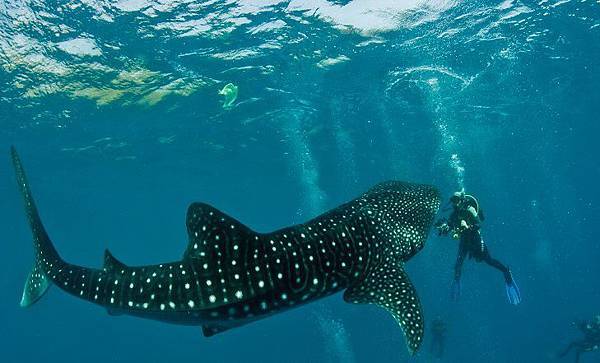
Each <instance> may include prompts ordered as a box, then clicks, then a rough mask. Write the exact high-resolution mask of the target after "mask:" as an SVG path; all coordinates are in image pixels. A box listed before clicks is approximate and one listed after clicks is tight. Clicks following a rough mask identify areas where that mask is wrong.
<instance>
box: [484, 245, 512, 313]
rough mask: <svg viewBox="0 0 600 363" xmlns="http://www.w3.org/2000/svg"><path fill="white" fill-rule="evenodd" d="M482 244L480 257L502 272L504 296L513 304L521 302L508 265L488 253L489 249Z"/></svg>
mask: <svg viewBox="0 0 600 363" xmlns="http://www.w3.org/2000/svg"><path fill="white" fill-rule="evenodd" d="M482 243H483V242H482ZM482 246H483V251H482V255H481V259H482V260H483V261H484V262H485V263H487V264H488V265H490V266H492V267H494V268H496V269H498V270H499V271H501V272H502V274H503V275H504V280H505V282H506V296H507V298H508V302H509V303H511V304H513V305H518V304H519V303H520V302H521V291H519V287H518V286H517V283H516V282H515V280H514V279H513V277H512V273H511V272H510V269H509V268H508V267H506V266H505V265H504V264H503V263H502V262H500V261H498V260H496V259H495V258H493V257H492V256H491V255H490V251H488V249H487V247H486V246H485V245H483V244H482Z"/></svg>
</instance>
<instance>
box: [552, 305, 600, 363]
mask: <svg viewBox="0 0 600 363" xmlns="http://www.w3.org/2000/svg"><path fill="white" fill-rule="evenodd" d="M573 325H575V326H577V328H579V330H580V331H581V332H582V333H583V338H582V339H580V340H576V341H574V342H571V343H570V344H569V345H567V347H566V348H565V349H564V350H563V351H562V352H561V353H559V354H558V356H559V357H560V358H563V357H565V356H566V355H567V354H569V352H570V351H571V350H573V349H574V350H575V362H576V363H578V362H579V359H580V357H581V353H587V352H594V351H597V350H598V348H599V347H600V315H596V317H595V318H594V320H591V321H588V322H586V321H579V322H574V323H573Z"/></svg>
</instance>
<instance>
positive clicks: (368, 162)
mask: <svg viewBox="0 0 600 363" xmlns="http://www.w3.org/2000/svg"><path fill="white" fill-rule="evenodd" d="M229 84H231V85H229ZM227 85H229V86H228V87H227ZM599 134H600V2H599V1H597V0H577V1H575V0H537V1H519V0H503V1H482V0H477V1H451V0H432V1H421V0H400V1H398V0H396V1H394V0H382V1H374V0H353V1H342V0H339V1H335V0H330V1H327V0H289V1H280V0H209V1H201V0H117V1H112V0H71V1H66V0H65V1H55V0H54V1H42V0H3V1H0V155H4V157H0V195H1V200H2V204H1V205H2V208H0V221H1V222H0V226H2V228H1V230H2V238H1V240H2V246H3V252H2V254H1V255H2V261H1V263H0V289H1V290H0V314H1V316H2V324H1V326H0V333H1V334H0V335H1V336H2V338H1V339H0V347H1V348H2V349H0V351H1V353H0V354H1V355H0V360H1V361H2V362H41V361H44V362H61V363H67V362H86V363H96V362H144V363H151V362H157V363H160V362H171V363H177V362H349V363H358V362H465V363H467V362H484V361H485V362H490V363H497V362H517V363H518V362H552V361H557V362H559V361H566V362H571V361H572V358H573V357H572V356H570V357H568V358H565V359H564V360H559V359H558V358H557V357H556V353H557V352H558V351H559V350H560V349H561V348H562V347H563V346H565V345H566V344H568V343H569V342H570V341H572V340H573V339H576V338H578V337H579V335H578V334H579V332H578V331H577V329H576V328H574V327H573V326H572V325H571V322H572V321H573V320H576V319H588V318H590V317H592V316H593V315H594V314H599V313H600V289H599V286H600V264H599V263H598V261H600V244H599V243H598V238H597V231H596V228H598V226H599V223H600V188H599V187H598V182H599V180H600V163H599V161H598V156H599V155H600V145H599V142H598V135H599ZM11 145H14V146H15V147H16V148H17V150H19V153H20V155H21V158H22V160H23V163H24V165H25V168H26V170H27V172H28V177H29V182H30V184H31V188H32V190H33V194H34V196H35V198H36V201H37V205H38V208H39V211H40V214H41V217H42V220H43V221H44V224H45V227H46V229H47V231H48V233H49V235H50V237H51V239H52V240H53V242H54V244H55V246H56V248H57V250H58V251H59V252H60V254H61V256H62V257H64V258H65V260H67V261H69V262H72V263H76V264H79V265H84V266H90V267H96V268H100V267H101V266H102V264H103V254H104V250H105V249H106V248H108V249H110V251H111V252H112V253H113V254H114V255H115V256H116V257H117V258H118V259H119V260H120V261H123V262H124V263H126V264H128V265H145V264H156V263H161V262H165V261H175V260H178V259H180V258H181V256H182V255H183V252H184V250H185V248H186V245H187V240H188V237H187V232H186V228H185V213H186V209H187V207H188V205H189V204H190V203H192V202H198V201H200V202H205V203H209V204H211V205H213V206H215V207H216V208H218V209H220V210H222V211H224V212H226V213H228V214H229V215H231V216H233V217H235V218H236V219H238V220H240V221H241V222H243V223H245V224H246V225H248V226H250V227H251V228H253V229H254V230H257V231H261V232H267V231H272V230H275V229H278V228H282V227H284V226H288V225H291V224H295V223H301V222H304V221H306V220H308V219H310V218H312V217H315V216H317V215H319V214H321V213H323V212H325V211H327V210H329V209H331V208H334V207H336V206H338V205H339V204H341V203H343V202H346V201H349V200H351V199H353V198H355V197H357V196H358V195H360V194H361V193H363V192H364V191H366V190H367V189H369V188H370V187H371V186H373V185H374V184H376V183H379V182H381V181H385V180H390V179H395V180H402V181H410V182H418V183H427V184H433V185H435V186H437V187H438V189H439V190H440V191H441V193H442V195H443V197H444V204H443V205H445V201H446V199H447V198H448V197H449V196H450V195H451V194H452V193H453V192H455V191H457V190H461V189H463V188H464V189H465V190H466V191H467V192H468V193H472V194H474V195H476V196H477V197H478V198H479V201H480V203H481V205H482V208H483V209H485V214H486V219H485V223H484V224H483V227H482V228H483V230H482V232H483V237H484V239H485V242H486V244H487V246H488V247H489V249H490V251H491V252H492V254H493V255H494V257H496V258H498V259H500V260H502V261H503V262H506V263H507V264H508V265H509V266H510V268H511V270H512V273H513V275H514V277H515V279H516V281H518V283H519V287H520V289H521V293H522V297H523V302H522V303H521V304H520V305H517V306H513V305H510V304H509V303H508V302H507V301H506V296H505V291H504V287H503V282H504V281H503V279H502V277H501V275H500V274H499V273H498V272H496V271H494V270H492V269H490V268H489V267H487V266H485V265H484V264H477V263H474V262H473V261H467V262H466V263H465V266H464V271H463V278H462V289H463V294H462V296H461V298H460V300H459V301H451V299H450V285H451V281H452V278H453V267H454V262H455V259H456V254H457V243H456V241H454V240H452V239H449V238H444V239H442V238H440V237H438V236H437V234H435V233H433V232H432V233H431V234H430V237H429V239H428V240H427V243H426V245H425V248H424V249H423V250H422V251H421V252H420V253H419V254H418V255H417V256H415V257H414V258H413V259H411V260H410V261H409V262H407V265H406V268H407V271H408V273H409V274H410V276H411V278H412V281H413V283H414V285H415V287H416V289H417V291H418V293H419V297H420V300H421V303H422V305H423V314H424V316H425V322H426V326H427V328H428V329H427V330H426V332H425V337H424V340H425V341H424V344H423V346H422V347H421V349H420V351H419V352H418V353H417V354H416V355H414V356H411V355H409V352H408V350H407V348H406V342H405V338H404V335H403V333H402V330H401V329H400V327H399V326H398V324H397V323H396V322H395V321H394V319H393V318H392V317H391V316H390V315H389V314H388V313H387V312H386V311H384V310H383V309H380V308H378V307H375V306H372V305H355V304H348V303H345V302H344V301H343V299H342V296H341V294H336V295H333V296H330V297H328V298H326V299H323V300H319V301H317V302H315V303H311V304H308V305H304V306H302V307H298V308H296V309H293V310H291V311H289V312H286V313H283V314H276V315H274V316H272V317H269V318H267V319H263V320H260V321H257V322H255V323H252V324H248V325H246V326H243V327H240V328H237V329H233V330H231V331H227V332H224V333H221V334H218V335H215V336H214V337H210V338H205V337H203V335H202V330H201V329H200V327H189V326H187V327H186V326H177V325H169V324H165V323H161V322H156V321H152V320H144V319H138V318H134V317H130V316H110V315H109V314H108V313H107V312H106V310H105V309H103V308H100V307H98V306H96V305H93V304H90V303H88V302H85V301H82V300H79V299H77V298H74V297H72V296H69V295H67V294H65V293H64V292H63V291H61V290H60V289H58V288H56V287H55V288H52V289H50V290H49V292H48V293H47V294H46V295H45V296H44V298H43V299H42V300H40V301H39V302H38V303H37V304H35V305H34V306H31V307H28V308H21V307H19V301H20V299H21V294H22V290H23V284H24V282H25V279H26V277H27V275H28V273H29V270H30V268H31V264H32V261H33V248H32V243H31V231H30V229H29V226H28V224H27V220H26V218H25V213H24V208H23V202H22V199H21V197H20V195H19V192H18V188H17V183H16V179H15V175H14V172H13V169H12V166H11V163H10V157H9V149H10V146H11ZM440 215H441V214H440ZM435 318H439V319H441V320H443V321H444V322H445V323H446V328H447V332H446V337H447V339H446V344H445V352H444V355H443V357H442V358H435V357H434V356H433V355H432V353H431V352H430V350H429V347H430V342H431V332H430V331H429V326H430V322H431V321H432V320H433V319H435ZM599 359H600V353H598V352H596V353H589V354H584V355H583V356H582V358H581V362H595V361H598V360H599Z"/></svg>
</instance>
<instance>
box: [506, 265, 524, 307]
mask: <svg viewBox="0 0 600 363" xmlns="http://www.w3.org/2000/svg"><path fill="white" fill-rule="evenodd" d="M506 297H507V298H508V302H509V303H510V304H512V305H519V304H520V303H521V301H522V299H521V291H519V287H518V286H517V283H516V282H515V280H514V279H513V277H512V273H511V272H510V270H509V271H508V276H507V277H506Z"/></svg>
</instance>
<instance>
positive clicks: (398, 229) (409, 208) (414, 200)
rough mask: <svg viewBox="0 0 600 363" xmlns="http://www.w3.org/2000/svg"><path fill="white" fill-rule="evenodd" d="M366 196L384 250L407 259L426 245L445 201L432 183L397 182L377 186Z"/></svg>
mask: <svg viewBox="0 0 600 363" xmlns="http://www.w3.org/2000/svg"><path fill="white" fill-rule="evenodd" d="M363 198H364V202H366V203H365V213H366V215H367V217H368V218H369V219H370V220H371V223H372V224H373V227H374V228H375V230H376V231H377V233H376V234H377V235H378V236H379V237H380V238H379V239H380V243H381V246H380V247H381V248H382V252H383V253H392V254H394V255H395V256H397V257H399V258H401V259H402V260H403V261H406V260H409V259H410V258H411V257H412V256H414V255H415V254H416V253H417V252H419V251H420V250H421V249H422V248H423V246H424V244H425V240H426V239H427V235H428V233H429V230H430V229H431V225H432V223H433V219H434V217H435V215H436V213H437V211H438V208H439V206H440V203H441V197H440V195H439V193H438V191H437V189H436V188H434V187H432V186H429V185H422V184H409V183H403V182H396V181H392V182H385V183H381V184H378V185H376V186H375V187H373V188H372V189H371V190H369V192H367V193H366V194H365V195H364V196H363Z"/></svg>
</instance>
